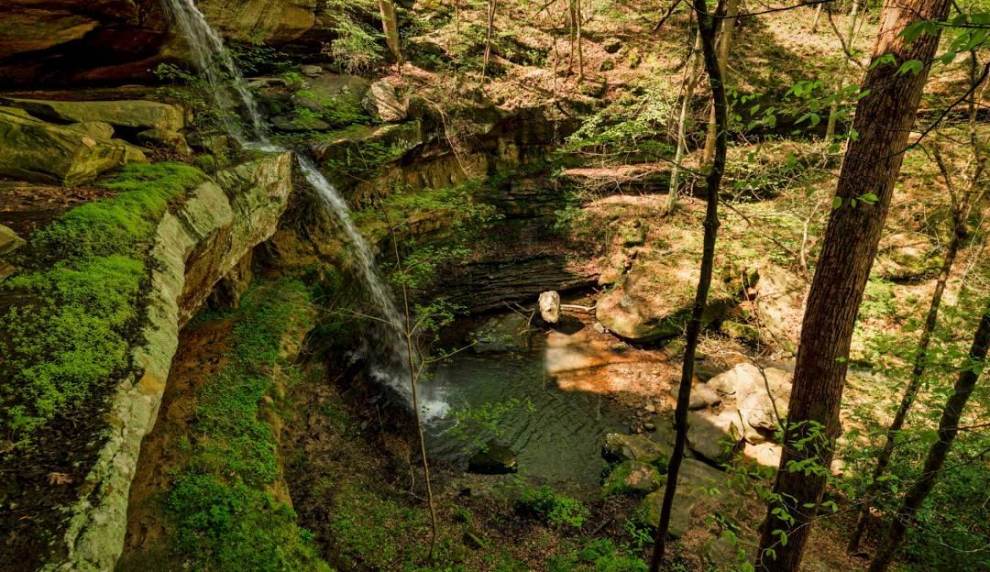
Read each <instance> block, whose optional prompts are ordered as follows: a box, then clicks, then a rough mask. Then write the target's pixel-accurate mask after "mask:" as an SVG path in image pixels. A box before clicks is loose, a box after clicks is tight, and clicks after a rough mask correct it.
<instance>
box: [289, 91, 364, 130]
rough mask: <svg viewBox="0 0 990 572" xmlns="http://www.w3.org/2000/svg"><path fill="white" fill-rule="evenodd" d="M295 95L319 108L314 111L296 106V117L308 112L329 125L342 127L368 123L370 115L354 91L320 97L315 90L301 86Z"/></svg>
mask: <svg viewBox="0 0 990 572" xmlns="http://www.w3.org/2000/svg"><path fill="white" fill-rule="evenodd" d="M295 95H296V97H297V98H300V99H303V100H306V101H309V102H312V103H314V104H315V105H316V106H318V107H319V108H320V109H319V111H314V110H311V109H308V108H298V107H297V108H296V110H295V113H296V117H297V119H298V118H299V117H300V114H303V113H305V112H309V113H312V114H314V115H313V116H312V117H313V118H318V119H322V120H323V121H325V122H327V123H328V124H329V125H330V126H331V127H343V126H346V125H353V124H356V123H370V122H371V117H369V116H368V113H367V112H366V111H365V110H364V107H363V106H362V105H361V97H360V96H359V95H358V94H357V93H354V92H351V91H344V92H342V93H340V94H338V95H336V96H335V97H320V96H319V95H318V94H317V93H316V92H314V91H312V90H309V89H306V88H302V89H300V90H299V91H297V92H296V94H295Z"/></svg>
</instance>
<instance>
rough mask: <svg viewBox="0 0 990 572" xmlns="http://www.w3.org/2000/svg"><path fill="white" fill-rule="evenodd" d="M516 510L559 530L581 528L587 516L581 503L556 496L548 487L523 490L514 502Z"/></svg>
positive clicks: (573, 499) (586, 509)
mask: <svg viewBox="0 0 990 572" xmlns="http://www.w3.org/2000/svg"><path fill="white" fill-rule="evenodd" d="M516 510H517V511H519V512H520V513H522V514H528V515H533V516H536V517H539V518H541V519H542V520H543V521H544V522H546V523H547V524H549V525H551V526H557V527H561V528H581V526H582V525H583V524H584V522H585V521H586V520H587V519H588V516H589V513H588V508H587V507H586V506H584V504H583V503H582V502H581V501H579V500H577V499H575V498H572V497H569V496H565V495H561V494H558V493H556V492H554V490H553V489H551V488H550V487H548V486H542V487H539V488H527V489H525V490H523V492H522V495H520V497H519V499H518V500H517V501H516Z"/></svg>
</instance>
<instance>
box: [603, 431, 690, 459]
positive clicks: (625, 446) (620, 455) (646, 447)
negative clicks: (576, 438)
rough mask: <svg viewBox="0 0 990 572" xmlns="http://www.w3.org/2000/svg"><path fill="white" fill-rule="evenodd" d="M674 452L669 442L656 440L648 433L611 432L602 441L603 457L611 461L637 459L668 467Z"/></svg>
mask: <svg viewBox="0 0 990 572" xmlns="http://www.w3.org/2000/svg"><path fill="white" fill-rule="evenodd" d="M672 452H673V447H672V446H671V445H670V444H669V443H660V442H658V441H654V440H653V439H651V438H650V437H647V436H646V435H625V434H622V433H609V434H607V435H605V440H604V441H603V443H602V457H604V458H605V459H606V460H609V461H636V462H640V463H647V464H650V465H655V466H658V467H666V466H667V461H668V460H669V459H670V455H671V453H672Z"/></svg>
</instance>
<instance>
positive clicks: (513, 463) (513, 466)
mask: <svg viewBox="0 0 990 572" xmlns="http://www.w3.org/2000/svg"><path fill="white" fill-rule="evenodd" d="M468 471H470V472H472V473H479V474H482V475H506V474H509V473H515V472H518V471H519V458H518V456H517V455H516V452H515V451H513V450H512V449H511V448H510V447H509V446H508V445H503V444H502V443H499V442H498V441H495V440H494V439H492V440H491V441H488V443H487V444H486V445H485V447H484V448H483V449H482V450H480V451H478V452H477V453H475V454H474V455H472V456H471V458H470V459H468Z"/></svg>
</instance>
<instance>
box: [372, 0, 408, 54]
mask: <svg viewBox="0 0 990 572" xmlns="http://www.w3.org/2000/svg"><path fill="white" fill-rule="evenodd" d="M378 9H379V10H380V11H381V14H382V31H383V32H385V44H386V45H387V46H388V50H389V51H390V52H392V57H394V58H395V63H397V64H401V63H402V46H401V45H400V44H399V18H398V16H397V15H396V13H395V3H393V2H392V0H378Z"/></svg>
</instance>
